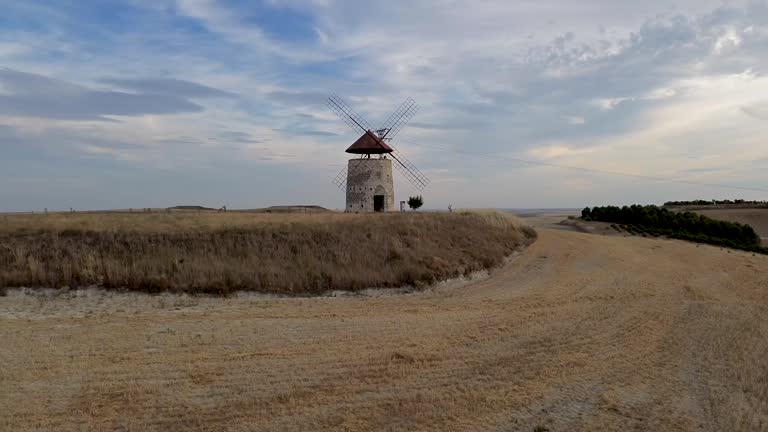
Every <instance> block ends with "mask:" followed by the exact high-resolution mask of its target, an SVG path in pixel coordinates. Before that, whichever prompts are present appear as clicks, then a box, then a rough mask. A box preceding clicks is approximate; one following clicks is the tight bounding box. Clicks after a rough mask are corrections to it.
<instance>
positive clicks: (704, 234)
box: [581, 205, 768, 253]
mask: <svg viewBox="0 0 768 432" xmlns="http://www.w3.org/2000/svg"><path fill="white" fill-rule="evenodd" d="M581 217H582V219H584V220H586V221H598V222H611V223H613V224H612V225H611V226H612V227H613V228H614V229H615V230H617V231H626V232H628V233H630V234H636V235H650V236H656V237H658V236H665V237H670V238H675V239H680V240H688V241H693V242H697V243H708V244H713V245H717V246H725V247H730V248H734V249H742V250H747V251H751V252H760V253H768V248H764V247H762V246H761V245H760V243H761V239H760V237H759V236H758V235H757V233H755V230H754V229H753V228H752V227H751V226H749V225H745V224H741V223H737V222H728V221H723V220H715V219H711V218H708V217H706V216H702V215H700V214H696V213H693V212H672V211H669V210H667V209H666V208H660V207H657V206H653V205H649V206H641V205H633V206H629V207H627V206H624V207H615V206H606V207H594V208H591V209H590V208H589V207H587V208H585V209H584V210H583V211H582V212H581ZM617 224H618V225H617Z"/></svg>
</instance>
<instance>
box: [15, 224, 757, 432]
mask: <svg viewBox="0 0 768 432" xmlns="http://www.w3.org/2000/svg"><path fill="white" fill-rule="evenodd" d="M766 287H768V256H763V255H757V256H754V255H752V254H750V253H745V252H739V251H731V250H721V249H720V248H717V247H711V246H705V245H696V244H692V243H686V242H681V241H673V240H660V239H644V238H639V237H618V236H613V237H611V236H598V235H591V234H583V233H576V232H569V231H562V230H550V229H544V230H542V231H541V232H540V238H539V240H538V241H537V242H536V243H534V244H533V245H532V246H531V247H530V248H528V249H527V250H526V251H525V252H523V253H522V255H521V256H519V257H518V258H517V259H515V260H514V261H513V262H511V263H510V264H508V265H506V266H505V267H504V268H502V269H500V270H497V271H495V272H494V273H493V274H492V275H491V277H490V278H488V279H487V280H484V281H480V282H476V283H472V284H470V285H468V286H456V287H450V286H449V287H444V288H441V289H435V290H428V291H424V292H419V293H416V294H410V295H400V296H383V297H359V298H282V299H269V298H260V297H257V296H253V295H241V296H239V297H231V298H211V297H189V296H185V295H170V294H161V295H157V296H147V295H143V294H137V293H128V294H118V293H111V292H108V291H96V290H93V291H82V292H62V291H58V294H57V292H56V291H51V292H50V293H43V292H41V291H37V292H35V294H21V293H20V292H19V291H17V290H11V291H9V293H8V296H7V297H0V340H2V342H3V343H2V346H0V361H2V365H3V367H2V368H0V383H2V388H3V391H2V392H0V412H2V415H0V430H8V431H27V430H36V431H71V430H83V429H89V430H125V431H128V430H141V431H166V430H223V431H262V430H263V431H284V430H285V431H338V430H344V431H367V430H419V431H453V430H457V431H458V430H477V431H486V430H492V431H527V432H530V431H533V430H534V428H536V427H538V426H541V427H546V428H547V430H549V431H553V432H555V431H598V430H599V431H628V430H648V431H709V432H717V431H765V430H768V362H766V358H768V320H766V317H767V316H768V295H767V293H766V290H767V289H768V288H766Z"/></svg>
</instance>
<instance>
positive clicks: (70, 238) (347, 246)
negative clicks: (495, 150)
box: [0, 213, 536, 295]
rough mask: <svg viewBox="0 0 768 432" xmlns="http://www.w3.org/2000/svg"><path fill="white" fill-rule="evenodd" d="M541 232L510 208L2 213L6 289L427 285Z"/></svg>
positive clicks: (314, 289)
mask: <svg viewBox="0 0 768 432" xmlns="http://www.w3.org/2000/svg"><path fill="white" fill-rule="evenodd" d="M535 237H536V233H535V231H533V229H531V228H529V227H525V226H523V225H521V223H520V222H519V221H518V220H517V219H515V218H514V217H512V216H510V215H505V214H500V213H453V214H437V213H425V214H416V213H407V214H401V213H397V214H377V215H370V214H369V215H358V214H283V215H275V214H248V213H176V214H125V213H123V214H50V215H10V216H0V288H5V287H20V286H26V287H50V288H61V287H84V286H93V285H96V286H100V287H105V288H117V289H129V290H138V291H147V292H158V291H164V290H169V291H183V292H191V293H213V294H227V293H230V292H233V291H235V290H251V291H260V292H269V293H280V294H289V295H294V294H305V293H309V294H319V293H322V292H325V291H327V290H360V289H364V288H369V287H399V286H403V285H416V286H419V285H424V284H429V283H432V282H435V281H437V280H441V279H447V278H452V277H456V276H460V275H462V274H468V273H471V272H473V271H477V270H481V269H488V268H491V267H493V266H496V265H499V264H501V263H502V262H503V260H504V257H506V256H507V255H509V254H510V253H511V252H513V251H514V250H515V249H516V248H519V247H521V246H524V245H526V244H528V243H530V242H532V241H533V240H534V239H535Z"/></svg>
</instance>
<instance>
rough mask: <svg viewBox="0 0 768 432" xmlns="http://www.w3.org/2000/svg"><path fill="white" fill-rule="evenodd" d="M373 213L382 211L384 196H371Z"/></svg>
mask: <svg viewBox="0 0 768 432" xmlns="http://www.w3.org/2000/svg"><path fill="white" fill-rule="evenodd" d="M373 211H377V212H380V211H384V195H374V196H373Z"/></svg>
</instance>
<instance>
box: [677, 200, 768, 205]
mask: <svg viewBox="0 0 768 432" xmlns="http://www.w3.org/2000/svg"><path fill="white" fill-rule="evenodd" d="M718 204H756V205H758V204H765V205H768V201H749V200H743V199H737V200H693V201H667V202H665V203H664V205H665V206H684V205H697V206H707V205H718Z"/></svg>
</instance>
